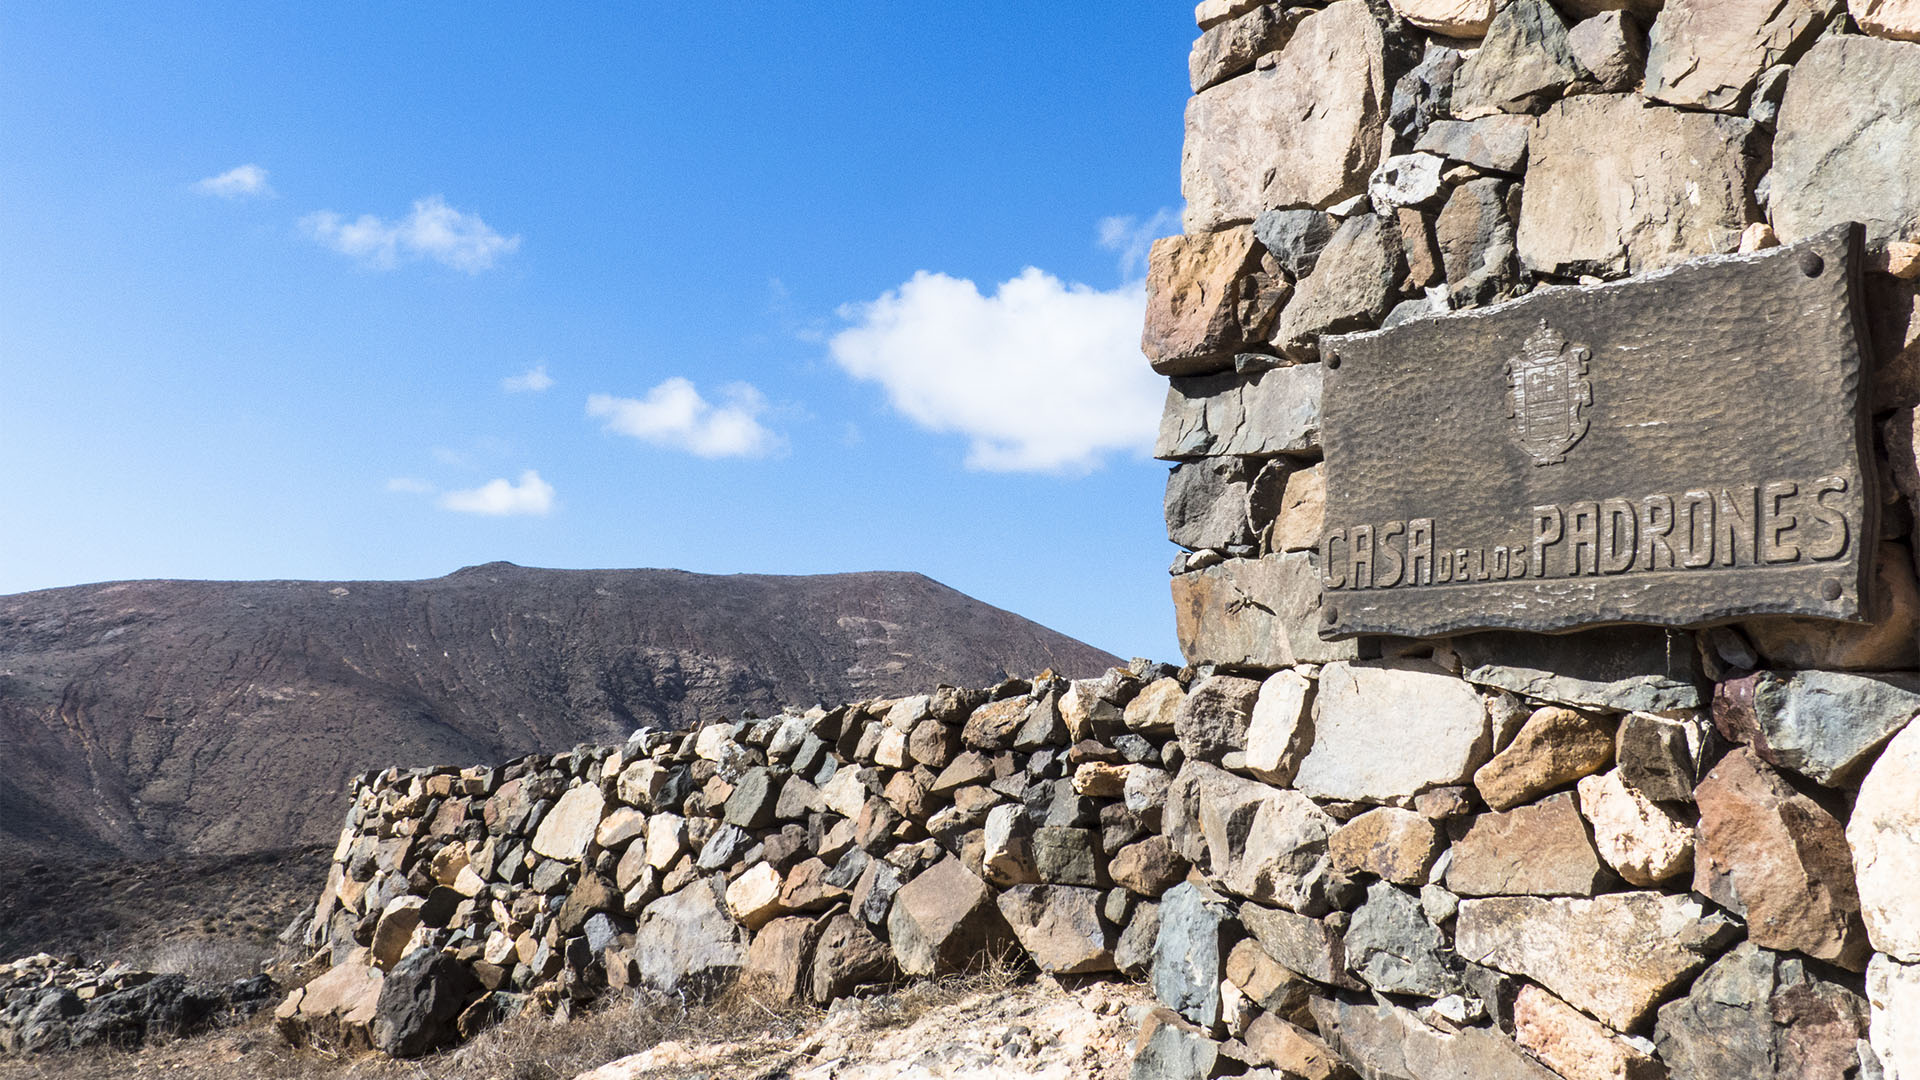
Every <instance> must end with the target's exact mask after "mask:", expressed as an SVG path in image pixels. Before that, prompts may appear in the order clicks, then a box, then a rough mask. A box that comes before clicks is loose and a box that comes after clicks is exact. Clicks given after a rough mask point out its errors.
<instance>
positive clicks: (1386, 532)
mask: <svg viewBox="0 0 1920 1080" xmlns="http://www.w3.org/2000/svg"><path fill="white" fill-rule="evenodd" d="M1406 531H1407V524H1406V522H1404V521H1389V522H1387V523H1386V524H1385V525H1382V526H1380V543H1379V546H1378V547H1377V549H1376V551H1377V553H1378V554H1379V557H1380V568H1379V569H1377V570H1375V571H1374V573H1373V583H1374V584H1375V585H1377V586H1379V587H1381V588H1383V589H1384V588H1386V587H1387V586H1389V585H1398V584H1400V571H1401V568H1402V566H1403V565H1404V560H1403V559H1402V558H1401V557H1400V552H1399V551H1398V550H1397V549H1395V548H1394V546H1393V538H1394V537H1396V536H1399V535H1400V534H1402V533H1404V532H1406Z"/></svg>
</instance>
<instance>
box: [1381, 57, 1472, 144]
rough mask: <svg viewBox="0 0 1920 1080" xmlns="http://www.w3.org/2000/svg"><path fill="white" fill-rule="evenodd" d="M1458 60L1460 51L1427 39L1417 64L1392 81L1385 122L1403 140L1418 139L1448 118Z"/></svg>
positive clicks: (1458, 66) (1458, 65) (1458, 67)
mask: <svg viewBox="0 0 1920 1080" xmlns="http://www.w3.org/2000/svg"><path fill="white" fill-rule="evenodd" d="M1461 59H1462V57H1461V54H1460V50H1458V49H1455V48H1452V47H1451V46H1448V45H1443V44H1441V43H1440V42H1439V41H1435V40H1432V39H1429V40H1428V41H1427V43H1426V47H1425V50H1424V52H1423V53H1422V55H1421V58H1420V62H1419V63H1418V64H1415V65H1414V66H1413V69H1412V70H1410V71H1408V72H1407V73H1406V74H1404V75H1402V76H1400V78H1399V79H1397V80H1395V82H1394V84H1393V99H1392V101H1391V103H1390V104H1389V107H1388V112H1387V123H1388V124H1390V125H1392V127H1393V130H1394V131H1396V132H1398V133H1399V134H1400V136H1401V137H1402V138H1405V139H1411V140H1418V139H1419V138H1420V136H1421V134H1422V133H1423V132H1425V131H1426V130H1427V127H1428V126H1429V125H1430V124H1433V123H1435V122H1437V121H1439V120H1442V119H1444V118H1445V117H1447V116H1448V115H1450V110H1451V108H1452V104H1453V78H1454V75H1455V74H1456V73H1457V72H1458V71H1459V69H1460V61H1461Z"/></svg>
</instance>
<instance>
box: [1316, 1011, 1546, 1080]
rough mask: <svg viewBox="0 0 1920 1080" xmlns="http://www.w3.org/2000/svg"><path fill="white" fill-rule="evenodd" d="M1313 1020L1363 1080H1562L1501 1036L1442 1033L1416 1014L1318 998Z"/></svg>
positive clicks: (1479, 1031) (1468, 1030)
mask: <svg viewBox="0 0 1920 1080" xmlns="http://www.w3.org/2000/svg"><path fill="white" fill-rule="evenodd" d="M1313 1015H1314V1019H1315V1020H1316V1021H1317V1022H1318V1024H1319V1027H1320V1030H1321V1031H1323V1032H1326V1033H1328V1042H1329V1044H1330V1045H1332V1047H1333V1048H1334V1049H1335V1050H1337V1051H1339V1052H1340V1055H1341V1057H1343V1058H1345V1059H1346V1060H1347V1061H1349V1062H1351V1063H1352V1064H1353V1066H1354V1067H1355V1068H1356V1069H1357V1070H1358V1071H1359V1072H1360V1073H1361V1075H1363V1076H1368V1077H1381V1078H1388V1077H1392V1078H1395V1080H1399V1078H1402V1077H1404V1078H1406V1080H1468V1078H1471V1080H1561V1078H1560V1077H1557V1076H1556V1075H1555V1074H1554V1073H1553V1072H1552V1071H1550V1070H1549V1069H1547V1068H1546V1067H1545V1066H1543V1065H1541V1064H1539V1063H1538V1062H1536V1061H1534V1060H1533V1059H1532V1058H1530V1057H1528V1056H1527V1055H1526V1053H1525V1052H1523V1051H1522V1050H1521V1049H1520V1048H1519V1047H1518V1046H1515V1045H1514V1044H1513V1042H1512V1040H1510V1039H1508V1038H1507V1037H1506V1036H1504V1035H1502V1034H1500V1032H1499V1031H1497V1030H1490V1029H1487V1028H1474V1027H1468V1028H1460V1029H1458V1030H1451V1031H1442V1030H1438V1029H1435V1028H1431V1027H1428V1026H1427V1025H1426V1024H1424V1023H1421V1021H1420V1018H1419V1017H1418V1016H1417V1015H1415V1014H1414V1013H1413V1012H1411V1011H1409V1010H1407V1009H1402V1008H1400V1007H1399V1006H1397V1005H1392V1004H1388V1003H1386V1002H1380V1003H1378V1004H1373V1005H1359V1004H1354V1003H1351V1002H1346V1001H1333V1000H1329V999H1327V998H1316V999H1314V1002H1313Z"/></svg>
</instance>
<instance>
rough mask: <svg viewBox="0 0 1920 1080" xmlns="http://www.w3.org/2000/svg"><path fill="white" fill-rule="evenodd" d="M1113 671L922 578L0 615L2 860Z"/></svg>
mask: <svg viewBox="0 0 1920 1080" xmlns="http://www.w3.org/2000/svg"><path fill="white" fill-rule="evenodd" d="M1117 663H1119V661H1118V660H1117V659H1116V658H1115V657H1112V656H1109V655H1107V654H1105V653H1102V652H1100V651H1099V650H1097V649H1094V648H1092V647H1090V646H1087V645H1083V644H1081V643H1079V642H1077V641H1074V640H1072V639H1071V638H1067V637H1065V636H1063V635H1060V634H1056V633H1054V632H1052V631H1049V630H1047V629H1045V628H1044V627H1041V626H1038V625H1036V624H1034V623H1031V622H1029V621H1027V620H1025V619H1022V618H1020V617H1018V616H1016V615H1013V614H1010V613H1008V612H1005V611H1001V610H999V609H997V608H993V607H990V606H988V605H986V604H982V603H979V602H978V601H974V600H971V599H969V598H967V597H965V596H963V595H961V594H960V593H957V592H955V591H954V590H952V589H949V588H947V587H946V586H944V585H940V584H939V583H937V582H934V581H932V580H929V579H928V578H925V577H922V576H920V575H918V574H906V573H868V574H837V575H823V576H814V577H776V576H765V575H746V574H742V575H730V576H709V575H701V574H690V573H684V572H681V571H677V570H538V569H529V568H525V567H519V566H514V565H512V564H509V563H489V564H487V565H485V566H476V567H469V568H467V569H465V570H460V571H457V572H455V573H453V574H449V575H447V576H446V577H443V578H435V579H432V580H429V581H408V582H345V583H334V582H304V581H260V582H196V581H133V582H118V583H112V584H104V585H85V586H78V587H75V588H68V589H51V590H46V591H42V592H32V593H20V594H17V595H13V596H4V597H0V672H4V673H5V674H0V753H4V755H5V757H6V759H7V761H8V769H9V775H8V783H7V784H5V785H4V786H0V863H4V862H9V861H16V860H17V858H19V857H24V856H28V855H31V854H36V853H42V852H61V853H66V854H72V853H97V854H107V853H112V852H117V853H120V854H129V855H142V856H152V855H155V854H159V853H162V852H165V851H169V850H175V849H181V848H186V849H191V850H196V851H202V852H216V851H252V850H261V849H265V848H271V847H282V846H287V845H290V844H294V843H301V842H328V843H331V842H332V839H333V836H334V830H335V828H337V826H338V823H339V813H340V793H341V792H342V791H343V790H345V788H346V784H347V780H348V778H349V777H351V776H352V775H353V774H355V773H357V772H361V771H363V770H368V769H381V768H386V767H387V766H389V765H395V764H398V765H403V766H405V765H423V764H429V763H437V762H447V761H497V760H501V759H505V758H509V757H513V756H516V755H520V754H525V753H530V752H534V751H548V752H551V751H558V750H564V749H566V748H567V747H570V746H573V745H575V744H577V743H581V742H587V741H614V740H619V739H623V738H625V737H626V735H627V734H628V733H629V732H630V731H632V730H633V729H634V728H635V727H637V726H640V725H643V724H652V725H656V726H665V727H676V726H683V725H685V724H687V723H688V722H690V721H692V720H693V719H694V718H695V717H712V716H716V715H722V716H724V715H736V716H737V715H739V714H740V713H741V712H742V711H743V710H748V709H752V710H756V711H759V712H761V713H763V714H764V713H768V712H771V711H773V710H774V709H775V708H777V707H779V706H781V705H787V704H797V705H810V704H813V703H814V702H816V701H824V702H830V703H831V702H838V701H844V700H855V699H859V698H863V697H877V696H883V695H889V694H896V693H903V692H909V691H912V690H917V689H922V688H924V687H928V686H933V685H936V684H938V683H942V682H945V683H953V684H958V685H961V686H979V685H985V684H989V683H993V682H995V681H997V680H999V679H1001V678H1002V677H1003V675H1005V674H1014V675H1021V676H1026V675H1031V674H1033V673H1034V672H1037V671H1040V670H1042V669H1045V668H1052V669H1053V670H1055V671H1056V672H1059V673H1061V674H1063V675H1066V676H1070V677H1078V676H1092V675H1098V674H1099V673H1100V672H1101V671H1102V670H1104V669H1105V668H1106V667H1108V666H1109V665H1111V664H1117Z"/></svg>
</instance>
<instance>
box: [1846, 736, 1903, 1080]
mask: <svg viewBox="0 0 1920 1080" xmlns="http://www.w3.org/2000/svg"><path fill="white" fill-rule="evenodd" d="M1916 791H1920V726H1912V725H1910V726H1908V727H1907V728H1906V729H1905V730H1904V731H1902V732H1901V733H1900V734H1898V735H1896V736H1894V738H1893V741H1892V742H1890V743H1888V744H1887V748H1886V750H1885V752H1883V753H1882V754H1881V755H1880V759H1879V760H1878V761H1876V762H1874V765H1873V768H1872V769H1870V770H1868V772H1867V776H1866V779H1865V780H1864V781H1862V782H1861V784H1860V797H1859V798H1858V799H1856V800H1855V801H1854V804H1853V817H1852V818H1851V819H1850V820H1849V821H1848V822H1847V844H1848V846H1849V847H1850V848H1851V849H1852V854H1853V859H1852V861H1853V872H1854V878H1855V881H1856V882H1857V883H1858V889H1859V897H1860V905H1861V912H1862V915H1863V917H1864V918H1865V920H1866V926H1867V934H1868V936H1869V937H1870V938H1872V940H1873V947H1874V948H1875V949H1878V950H1879V951H1881V952H1883V953H1889V954H1891V955H1893V956H1894V957H1896V958H1897V959H1899V960H1902V961H1904V962H1907V963H1913V962H1915V961H1920V919H1916V918H1915V917H1914V913H1915V912H1917V911H1920V802H1916V800H1915V797H1914V793H1915V792H1916ZM1913 1020H1914V1024H1915V1028H1912V1029H1910V1030H1916V1029H1920V1013H1916V1014H1914V1017H1913ZM1916 1035H1917V1036H1920V1030H1916ZM1913 1067H1914V1068H1915V1070H1916V1072H1915V1075H1916V1076H1920V1058H1917V1059H1914V1062H1913Z"/></svg>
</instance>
